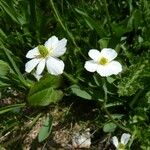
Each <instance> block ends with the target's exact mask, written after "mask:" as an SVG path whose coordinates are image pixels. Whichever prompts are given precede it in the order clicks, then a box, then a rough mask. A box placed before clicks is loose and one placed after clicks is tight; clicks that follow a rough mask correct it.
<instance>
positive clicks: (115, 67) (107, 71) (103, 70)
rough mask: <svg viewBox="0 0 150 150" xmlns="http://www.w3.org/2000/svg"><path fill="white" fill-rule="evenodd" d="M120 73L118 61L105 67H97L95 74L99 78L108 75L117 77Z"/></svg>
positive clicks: (120, 68)
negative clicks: (96, 73) (97, 74)
mask: <svg viewBox="0 0 150 150" xmlns="http://www.w3.org/2000/svg"><path fill="white" fill-rule="evenodd" d="M121 71H122V66H121V64H120V63H119V62H118V61H111V62H110V63H108V64H107V65H98V68H97V72H98V73H99V74H100V75H101V76H103V77H104V76H105V77H107V76H110V75H113V74H115V75H117V74H118V73H119V72H121Z"/></svg>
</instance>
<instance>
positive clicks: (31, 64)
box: [25, 58, 41, 73]
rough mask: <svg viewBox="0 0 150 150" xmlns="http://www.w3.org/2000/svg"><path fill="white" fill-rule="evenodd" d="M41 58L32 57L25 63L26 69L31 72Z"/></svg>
mask: <svg viewBox="0 0 150 150" xmlns="http://www.w3.org/2000/svg"><path fill="white" fill-rule="evenodd" d="M40 60H41V59H39V58H34V59H31V60H30V61H28V62H27V63H26V64H25V71H26V72H28V73H30V72H31V71H32V70H33V69H34V68H35V67H36V66H37V64H38V63H39V62H40Z"/></svg>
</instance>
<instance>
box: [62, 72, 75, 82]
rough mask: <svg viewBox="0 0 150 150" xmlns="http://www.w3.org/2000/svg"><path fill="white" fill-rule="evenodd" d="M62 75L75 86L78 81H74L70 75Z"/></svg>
mask: <svg viewBox="0 0 150 150" xmlns="http://www.w3.org/2000/svg"><path fill="white" fill-rule="evenodd" d="M63 75H64V76H65V77H66V78H67V79H68V80H69V81H71V82H72V83H73V84H76V83H77V82H78V81H77V80H76V79H74V78H73V77H72V76H71V75H70V74H68V73H66V72H64V73H63Z"/></svg>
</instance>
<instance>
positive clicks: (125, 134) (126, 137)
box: [121, 133, 131, 145]
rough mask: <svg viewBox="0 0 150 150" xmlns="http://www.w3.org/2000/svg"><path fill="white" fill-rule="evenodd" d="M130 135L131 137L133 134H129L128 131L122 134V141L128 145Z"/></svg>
mask: <svg viewBox="0 0 150 150" xmlns="http://www.w3.org/2000/svg"><path fill="white" fill-rule="evenodd" d="M130 137H131V135H130V134H128V133H124V134H122V136H121V143H122V144H124V145H126V144H127V143H128V141H129V139H130Z"/></svg>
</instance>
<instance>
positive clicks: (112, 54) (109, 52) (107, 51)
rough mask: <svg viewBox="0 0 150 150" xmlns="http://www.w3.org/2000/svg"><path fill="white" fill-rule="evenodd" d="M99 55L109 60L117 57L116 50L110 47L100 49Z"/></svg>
mask: <svg viewBox="0 0 150 150" xmlns="http://www.w3.org/2000/svg"><path fill="white" fill-rule="evenodd" d="M101 56H102V57H104V58H107V59H108V60H109V62H110V61H112V60H113V59H115V58H116V57H117V52H116V51H115V50H114V49H111V48H104V49H102V50H101Z"/></svg>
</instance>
